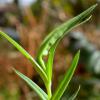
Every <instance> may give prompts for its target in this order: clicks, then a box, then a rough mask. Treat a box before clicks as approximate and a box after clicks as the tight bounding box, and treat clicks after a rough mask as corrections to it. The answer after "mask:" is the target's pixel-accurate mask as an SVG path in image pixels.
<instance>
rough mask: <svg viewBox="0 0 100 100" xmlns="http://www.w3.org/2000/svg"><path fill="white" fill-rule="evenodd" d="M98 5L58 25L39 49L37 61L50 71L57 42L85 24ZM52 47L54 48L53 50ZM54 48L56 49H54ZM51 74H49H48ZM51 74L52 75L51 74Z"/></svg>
mask: <svg viewBox="0 0 100 100" xmlns="http://www.w3.org/2000/svg"><path fill="white" fill-rule="evenodd" d="M96 6H97V4H95V5H93V6H92V7H90V8H89V9H87V10H86V11H84V12H83V13H81V14H80V15H78V16H76V17H74V18H72V19H71V20H69V21H67V22H65V23H64V24H62V25H60V26H59V27H57V28H56V29H54V30H53V31H52V32H51V33H50V34H49V35H48V36H47V37H46V38H45V39H44V41H43V42H42V44H41V47H40V49H39V52H38V54H37V62H38V63H39V65H40V66H41V67H42V68H43V69H44V70H47V71H48V72H49V71H50V72H51V70H52V61H53V58H52V60H50V58H51V57H53V56H54V53H52V52H54V50H55V48H56V47H55V46H56V45H57V43H58V42H59V41H60V40H61V39H62V38H63V37H64V36H65V35H66V34H68V32H69V31H70V30H71V29H73V28H74V27H76V26H78V25H80V24H83V23H85V22H87V21H88V20H89V19H90V18H91V16H90V14H91V12H92V11H93V10H94V8H95V7H96ZM51 48H52V50H51ZM53 48H54V50H53ZM44 56H48V57H49V58H48V61H47V62H49V63H48V65H49V66H46V65H47V64H46V63H45V62H44V60H43V57H44ZM50 64H51V65H50ZM48 72H47V73H48ZM48 75H49V74H48ZM49 76H50V75H49Z"/></svg>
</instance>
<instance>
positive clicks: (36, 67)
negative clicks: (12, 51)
mask: <svg viewBox="0 0 100 100" xmlns="http://www.w3.org/2000/svg"><path fill="white" fill-rule="evenodd" d="M0 34H1V35H2V36H3V37H5V38H6V39H7V40H8V41H9V42H10V43H12V44H13V45H14V46H15V47H16V48H17V49H18V50H19V51H20V52H21V53H22V54H23V55H24V56H25V57H26V58H27V59H28V60H29V61H30V62H31V63H32V64H33V65H34V68H35V70H36V71H37V72H38V73H39V74H40V76H41V77H42V79H43V81H44V82H47V75H46V73H45V71H44V70H43V69H42V68H41V67H40V65H39V64H38V63H37V62H36V61H35V60H34V59H33V57H32V56H31V55H30V54H29V53H28V52H27V51H26V50H25V49H23V48H22V47H21V46H20V45H19V44H18V43H17V42H15V41H14V40H13V39H12V38H11V37H9V36H8V35H7V34H5V33H4V32H2V31H0Z"/></svg>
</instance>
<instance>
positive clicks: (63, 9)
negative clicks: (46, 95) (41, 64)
mask: <svg viewBox="0 0 100 100" xmlns="http://www.w3.org/2000/svg"><path fill="white" fill-rule="evenodd" d="M95 3H98V7H97V8H96V9H95V11H94V13H93V16H92V19H91V20H90V21H89V22H87V23H85V24H84V25H81V26H80V27H78V28H76V29H74V30H72V31H71V32H70V34H69V35H68V36H66V37H65V38H64V39H63V40H62V41H61V43H60V45H59V46H58V47H57V51H56V55H55V60H54V69H53V72H54V76H53V85H52V90H53V91H54V89H55V88H56V86H57V84H58V82H59V81H60V80H61V78H62V76H63V75H64V72H65V71H66V70H67V68H68V66H69V65H70V63H71V60H72V58H73V56H74V54H75V53H76V51H77V50H78V49H81V57H80V61H79V65H78V68H77V70H76V73H75V75H74V77H73V79H72V81H71V83H70V86H69V87H68V89H67V90H66V92H65V94H64V96H63V97H62V100H67V99H66V98H67V97H68V96H69V95H71V94H72V93H73V92H74V91H75V90H76V89H77V87H78V85H79V84H80V85H81V89H80V92H79V94H78V97H77V100H100V0H0V29H1V30H3V31H4V32H6V33H7V34H8V35H10V36H11V37H12V38H13V39H14V40H16V41H17V42H18V43H20V44H21V45H22V46H23V47H24V48H25V49H26V50H27V51H28V52H29V53H30V54H31V55H32V56H33V57H34V58H35V57H36V53H37V51H38V48H39V46H40V43H41V41H42V40H43V39H44V37H45V36H46V35H47V34H48V33H49V32H50V31H51V30H52V29H54V28H55V27H56V26H58V25H60V24H61V23H63V22H64V21H66V20H68V19H70V18H72V17H74V16H76V15H78V14H79V13H81V12H82V11H84V10H85V9H87V8H88V7H89V6H91V5H93V4H95ZM12 67H15V68H16V69H18V70H19V71H21V72H22V73H24V74H25V75H27V76H28V77H30V78H31V79H32V80H33V81H35V82H36V83H37V84H38V85H39V86H41V87H42V88H43V89H44V85H43V83H42V80H41V79H40V77H39V76H38V75H37V73H36V72H35V71H34V70H33V68H32V65H31V64H30V63H29V62H28V61H27V60H26V59H25V58H24V57H23V56H22V55H21V54H20V53H19V52H18V51H17V50H16V49H15V48H14V47H13V46H12V45H11V44H10V43H8V42H7V41H6V40H5V39H3V38H1V37H0V100H33V99H34V100H38V97H37V95H36V94H35V93H34V91H31V89H30V88H29V87H28V86H27V85H26V84H25V83H24V82H23V81H22V80H21V79H20V78H18V77H17V76H16V75H15V74H14V73H13V71H12V70H11V68H12Z"/></svg>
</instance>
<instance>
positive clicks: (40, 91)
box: [13, 68, 48, 100]
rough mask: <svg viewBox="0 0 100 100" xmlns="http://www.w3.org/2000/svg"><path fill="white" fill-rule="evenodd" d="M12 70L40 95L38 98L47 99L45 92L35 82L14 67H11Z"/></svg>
mask: <svg viewBox="0 0 100 100" xmlns="http://www.w3.org/2000/svg"><path fill="white" fill-rule="evenodd" d="M13 70H14V72H15V73H16V74H17V75H18V76H19V77H20V78H22V79H23V80H24V81H25V82H26V83H27V84H28V85H29V86H30V87H31V88H32V89H33V90H34V91H35V92H36V93H37V94H38V95H39V96H40V98H42V100H47V99H48V96H47V94H46V93H45V92H44V91H43V90H42V89H41V88H40V87H39V86H38V85H37V84H35V83H34V82H33V81H32V80H31V79H29V78H28V77H27V76H25V75H24V74H22V73H20V72H19V71H17V70H16V69H14V68H13Z"/></svg>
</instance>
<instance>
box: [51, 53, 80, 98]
mask: <svg viewBox="0 0 100 100" xmlns="http://www.w3.org/2000/svg"><path fill="white" fill-rule="evenodd" d="M79 56H80V51H78V53H77V54H76V55H75V57H74V59H73V61H72V64H71V66H70V68H69V69H68V71H67V72H66V73H65V76H64V79H63V80H62V81H61V82H60V84H59V85H58V87H57V89H56V91H55V93H54V94H53V96H52V98H51V100H60V98H61V96H62V95H63V93H64V92H65V90H66V88H67V86H68V84H69V82H70V80H71V78H72V76H73V74H74V71H75V69H76V67H77V64H78V60H79Z"/></svg>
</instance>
